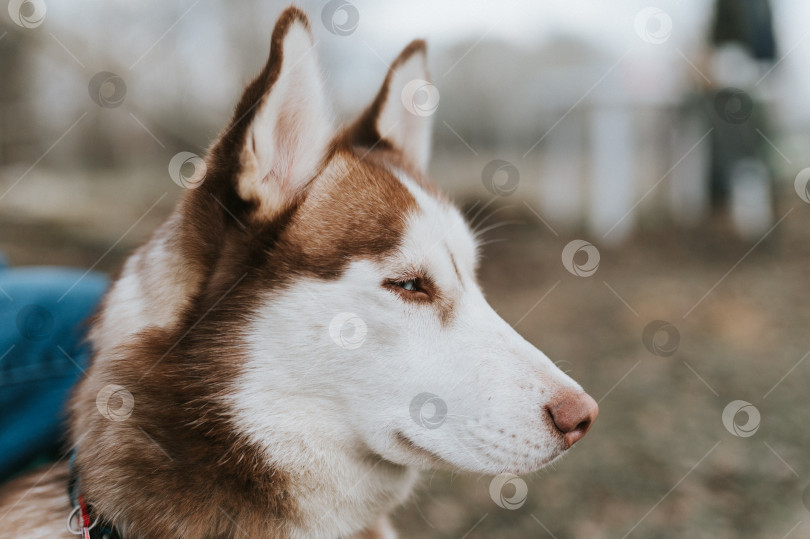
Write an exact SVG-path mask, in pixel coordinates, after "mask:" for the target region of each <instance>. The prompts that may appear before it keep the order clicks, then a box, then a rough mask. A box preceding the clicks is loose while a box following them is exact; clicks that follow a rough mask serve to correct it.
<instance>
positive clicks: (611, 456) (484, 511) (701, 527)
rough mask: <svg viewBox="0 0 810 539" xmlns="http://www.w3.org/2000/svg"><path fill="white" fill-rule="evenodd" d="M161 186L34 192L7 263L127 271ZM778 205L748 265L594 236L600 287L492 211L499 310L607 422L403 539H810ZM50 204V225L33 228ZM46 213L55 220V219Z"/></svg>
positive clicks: (492, 288)
mask: <svg viewBox="0 0 810 539" xmlns="http://www.w3.org/2000/svg"><path fill="white" fill-rule="evenodd" d="M150 174H151V172H150V171H144V170H141V171H139V172H138V173H134V174H131V175H128V176H125V177H116V178H104V179H99V178H87V179H85V183H82V181H79V180H77V179H73V181H70V182H64V183H63V184H58V183H53V181H52V180H53V178H51V179H50V180H49V179H48V178H47V177H43V176H41V175H39V176H37V177H32V178H30V182H29V180H26V182H23V183H22V184H20V187H19V189H20V190H22V191H20V192H16V193H15V201H16V202H15V204H16V205H15V206H14V207H10V208H7V209H5V210H4V211H2V212H0V250H2V251H3V252H4V253H5V254H6V255H7V256H8V257H9V258H10V259H11V261H12V263H13V264H15V265H26V264H67V265H73V266H79V267H90V266H95V268H96V269H98V270H101V271H114V270H115V269H116V268H117V267H118V265H119V264H120V263H121V262H122V260H123V259H124V257H125V256H126V253H127V252H129V251H130V250H131V249H132V248H133V247H134V246H136V245H137V244H138V243H139V242H141V241H142V240H143V239H144V238H145V237H146V235H147V234H148V233H149V231H150V230H152V229H153V228H154V226H155V225H156V224H157V223H158V222H159V221H160V220H161V219H162V218H163V217H164V216H165V215H166V214H167V213H168V211H169V210H170V208H171V207H172V204H173V201H174V200H176V198H177V196H178V195H179V191H180V189H179V188H177V187H176V186H175V185H174V184H172V183H171V182H170V181H169V180H168V178H167V180H166V181H165V182H164V183H160V184H155V183H154V182H152V183H144V182H143V181H142V177H146V176H149V175H150ZM161 174H162V175H163V176H165V173H161ZM46 182H50V183H51V185H52V186H53V189H51V190H49V189H44V186H45V183H46ZM85 184H86V187H83V185H85ZM59 185H63V186H69V187H62V188H61V189H63V191H62V192H60V190H59V189H60V187H59ZM91 186H94V187H91ZM91 188H92V189H93V191H92V197H89V196H88V193H89V191H87V190H85V189H91ZM25 189H28V190H30V192H31V197H32V198H30V200H28V202H29V203H24V202H25V200H26V196H27V195H25V191H24V190H25ZM46 193H52V194H51V195H46ZM780 195H781V196H780V202H779V208H778V210H777V214H778V215H779V216H782V215H785V214H786V213H787V217H786V218H785V219H784V221H783V222H782V223H781V224H780V225H779V226H778V227H777V228H776V229H775V230H774V231H773V232H772V233H771V234H770V235H769V236H768V237H767V238H766V239H765V240H764V241H762V243H760V244H759V245H758V246H757V247H756V248H755V249H753V251H751V252H750V254H748V255H747V256H745V255H746V254H747V253H748V251H749V250H750V249H751V247H752V242H743V241H739V240H734V239H733V238H732V237H731V236H730V234H729V232H728V230H727V227H726V226H725V224H724V221H723V219H721V218H718V219H716V220H715V221H714V222H712V223H708V224H706V225H705V226H703V227H701V228H700V229H696V230H692V231H684V230H680V231H679V230H677V229H673V228H671V227H660V228H658V229H652V228H650V227H648V228H647V229H646V230H645V229H644V228H642V229H640V230H638V231H637V232H636V233H635V235H634V237H633V238H632V239H631V240H630V241H629V242H628V243H627V244H625V245H624V246H623V247H620V248H606V247H602V246H600V245H599V242H598V241H594V243H595V244H596V245H597V247H599V248H600V254H601V262H600V266H599V269H598V271H597V272H596V274H594V275H593V276H591V277H587V278H582V277H576V276H574V275H572V274H570V273H568V272H567V271H566V269H565V268H564V267H563V265H562V264H561V258H560V253H561V251H562V248H563V246H564V245H565V244H566V243H567V242H569V241H570V240H572V239H576V238H579V237H581V235H578V234H576V233H573V232H563V231H562V230H560V231H558V232H559V233H560V236H556V235H555V234H554V233H553V232H552V231H551V230H550V229H549V228H547V227H546V226H544V225H543V224H542V223H541V222H540V221H539V220H538V219H537V218H536V217H534V216H533V215H532V214H531V212H529V211H528V210H527V209H526V208H525V206H523V205H522V204H519V203H517V201H510V199H509V198H508V197H507V198H504V199H501V200H499V201H496V203H495V204H493V205H491V206H490V208H489V209H488V210H487V211H486V212H485V213H484V214H482V216H481V217H479V219H481V218H483V217H484V216H489V220H488V221H487V223H486V224H492V223H497V222H500V221H518V222H519V223H518V224H513V225H506V226H503V227H501V228H498V229H495V230H493V231H492V232H491V233H489V234H487V236H486V239H492V240H501V241H497V242H493V243H490V244H488V245H486V246H485V248H484V251H483V252H484V259H483V262H482V266H481V272H480V276H481V280H482V283H483V286H484V289H485V291H486V293H487V296H488V298H489V299H490V301H491V303H492V304H493V306H494V307H495V308H496V310H497V311H498V312H499V313H500V314H501V315H502V316H503V317H504V318H505V319H506V320H507V321H509V322H510V323H513V324H516V327H517V329H518V330H519V331H520V332H522V333H523V334H524V335H525V336H526V337H527V338H528V339H529V340H530V341H531V342H533V343H534V344H536V345H537V346H538V347H540V348H541V349H542V350H543V351H544V352H546V354H547V355H549V357H551V358H552V359H553V360H555V361H557V362H559V364H560V366H561V367H562V368H563V369H564V370H566V371H568V372H569V373H570V374H571V375H572V376H573V377H574V378H575V379H576V380H578V381H579V382H581V383H582V385H583V386H584V387H585V388H586V389H587V390H588V391H589V392H590V393H591V394H592V395H593V396H594V397H595V398H596V399H597V400H600V406H601V413H600V417H599V420H598V421H597V423H596V425H595V427H594V428H593V430H592V431H591V432H590V433H589V434H588V436H587V437H586V438H585V440H583V442H581V443H580V444H578V445H577V446H576V447H575V449H574V450H572V452H571V454H570V455H568V456H566V457H565V458H564V459H563V460H562V461H560V462H558V463H556V464H555V465H554V466H553V468H550V469H548V470H544V471H542V472H539V473H537V474H534V475H532V476H527V477H524V479H525V480H526V481H527V483H528V484H529V494H528V498H527V500H526V503H525V504H524V505H523V506H522V507H520V508H519V509H517V510H513V511H512V510H507V509H501V508H500V507H498V506H497V505H496V504H495V503H494V502H493V500H492V499H491V498H490V495H489V485H490V478H489V477H483V476H482V477H478V476H473V475H468V474H456V475H450V474H447V473H436V474H433V475H429V476H426V477H425V479H424V484H423V486H422V488H421V489H420V494H419V495H418V496H416V497H414V499H413V500H412V501H411V502H410V503H409V504H407V505H406V507H404V508H403V509H402V510H401V511H399V512H398V513H397V515H396V519H395V520H396V523H397V526H398V528H399V529H400V530H401V531H402V535H403V537H462V536H463V537H469V538H484V537H546V536H548V537H558V538H563V537H588V538H600V537H623V536H624V535H625V534H626V533H627V532H628V531H630V530H631V529H632V534H631V536H632V537H661V538H669V537H672V538H675V537H679V538H680V537H689V538H710V537H711V538H732V537H774V538H781V537H785V536H786V534H789V536H790V537H807V536H808V535H810V522H808V521H810V518H808V517H810V515H808V511H809V510H810V508H805V506H804V504H803V502H802V493H803V491H804V489H805V487H806V486H807V484H808V483H810V477H809V476H808V474H810V466H808V464H807V448H808V446H810V429H808V428H807V424H808V421H810V394H808V392H807V387H808V385H810V362H807V363H804V362H801V363H800V360H801V358H802V357H803V356H804V354H805V353H807V351H808V349H810V335H808V332H807V327H808V325H810V309H808V307H807V300H806V298H807V293H806V290H807V282H808V279H807V277H808V268H810V229H808V227H807V226H806V223H807V222H808V221H807V219H808V216H810V206H808V205H806V204H804V203H803V202H801V201H800V200H799V199H798V198H797V197H795V195H794V194H793V193H792V192H787V191H785V192H783V193H780ZM473 202H474V201H469V203H468V204H466V205H467V206H468V207H470V206H472V205H473ZM37 205H41V207H42V212H41V213H42V214H41V215H32V214H31V208H32V207H36V206H37ZM49 205H50V206H49ZM480 205H481V203H479V205H478V206H477V207H480ZM15 208H16V209H15ZM21 208H23V209H24V208H28V209H27V210H25V211H23V209H21ZM56 208H61V209H62V211H61V212H56V211H55V209H56ZM66 208H72V209H66ZM150 208H151V209H150ZM498 208H500V209H498ZM49 211H50V212H51V215H52V216H53V215H59V218H58V219H54V218H51V219H50V220H49V219H48V218H46V214H48V212H49ZM493 212H495V213H493ZM788 212H789V213H788ZM471 213H472V214H474V213H475V209H473V211H472V212H471ZM133 223H136V224H134V225H133ZM552 226H553V223H552ZM729 270H731V271H730V273H729ZM707 292H708V294H707ZM544 295H545V299H543V300H542V301H540V302H539V304H538V301H539V300H540V299H541V298H543V297H544ZM704 295H705V298H704ZM619 296H620V297H619ZM701 298H704V299H703V300H702V301H700V302H699V300H701ZM698 302H699V303H698ZM625 303H626V304H625ZM696 304H697V306H696V307H695V305H696ZM687 312H688V313H689V314H688V316H686V317H684V314H685V313H687ZM657 319H660V320H666V321H669V322H670V323H672V324H673V325H674V326H675V327H676V328H677V330H678V331H679V334H680V343H679V347H678V349H677V352H676V353H675V354H674V355H673V356H671V357H658V356H655V355H653V354H651V353H650V352H649V351H648V350H647V349H646V348H645V347H644V345H643V344H642V331H643V329H644V327H645V326H646V325H647V324H648V323H649V322H651V321H653V320H657ZM797 363H798V366H796V365H797ZM794 367H795V368H794ZM791 369H793V370H792V371H791ZM786 373H790V374H788V375H787V376H785V375H786ZM783 377H784V379H783V380H782V378H783ZM780 380H781V381H780ZM774 386H775V387H774ZM766 394H767V397H766ZM737 399H742V400H745V401H748V402H750V403H752V404H753V405H754V406H755V407H756V408H757V409H758V410H759V411H760V413H761V418H762V419H761V426H760V428H759V430H758V431H757V432H756V433H755V434H754V435H753V436H751V437H748V438H742V437H735V436H733V435H732V434H730V433H729V432H728V431H727V430H726V429H725V428H724V426H723V424H722V422H721V414H722V411H723V409H724V407H725V406H726V405H727V404H728V403H729V402H731V401H733V400H737ZM742 419H743V422H744V416H743V418H742ZM507 488H509V487H507ZM505 494H506V495H507V496H508V495H510V494H511V493H510V492H505ZM805 499H808V497H807V496H805ZM808 501H810V500H808ZM809 505H810V504H809ZM800 522H801V523H800ZM465 534H466V535H465Z"/></svg>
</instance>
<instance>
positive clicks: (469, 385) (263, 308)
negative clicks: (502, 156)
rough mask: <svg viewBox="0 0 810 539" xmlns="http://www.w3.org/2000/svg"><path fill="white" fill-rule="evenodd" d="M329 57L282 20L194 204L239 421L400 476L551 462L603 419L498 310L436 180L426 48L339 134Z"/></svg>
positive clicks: (227, 395)
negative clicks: (325, 78)
mask: <svg viewBox="0 0 810 539" xmlns="http://www.w3.org/2000/svg"><path fill="white" fill-rule="evenodd" d="M315 49H316V45H315V43H314V40H313V37H312V34H311V33H310V30H309V25H308V22H307V19H306V18H305V16H304V15H303V14H302V13H301V12H300V11H298V10H296V9H294V8H291V9H289V10H287V11H286V12H285V13H284V14H283V15H282V17H281V19H280V20H279V22H278V24H277V26H276V28H275V30H274V32H273V36H272V43H271V52H270V56H269V59H268V61H267V64H266V66H265V67H264V70H263V71H262V72H261V74H260V75H259V76H258V77H257V78H256V79H255V80H254V81H253V82H252V83H251V84H250V85H249V86H248V87H247V89H246V90H245V93H244V95H243V97H242V99H241V101H240V103H239V105H238V106H237V109H236V112H235V115H234V120H233V121H232V123H231V125H230V126H229V127H228V128H227V129H226V131H225V132H224V133H223V135H221V137H220V139H219V140H218V141H217V143H216V144H215V146H214V147H213V148H212V150H211V152H210V154H209V157H208V160H207V171H208V173H207V175H206V178H205V180H204V181H203V182H202V183H201V184H200V186H199V187H198V188H197V189H195V190H194V191H193V192H190V193H189V198H188V199H187V200H186V201H184V211H185V212H186V213H185V223H186V225H185V226H186V227H187V229H188V228H189V227H190V229H191V232H190V234H193V235H196V236H197V237H198V238H202V239H198V240H197V242H198V243H199V245H200V246H199V247H198V249H197V250H198V251H200V252H205V253H207V254H206V255H205V256H206V257H207V261H206V262H205V263H204V264H203V266H204V267H205V270H204V272H206V276H205V278H202V279H200V281H201V282H202V283H203V284H202V285H201V287H202V290H201V292H200V295H201V297H203V298H205V297H207V298H208V299H207V304H208V305H209V306H210V307H211V308H212V309H214V311H217V312H226V313H229V315H230V316H231V317H232V319H233V320H238V324H237V323H232V324H230V325H229V328H230V329H229V330H228V331H229V335H228V342H229V343H230V344H229V346H230V347H231V348H230V350H235V349H239V350H240V352H239V354H240V355H241V358H240V361H239V364H238V367H237V368H235V371H234V376H233V379H232V382H231V383H230V384H229V385H228V387H227V388H226V389H224V390H223V395H224V397H223V398H224V399H225V400H226V401H227V403H228V407H229V409H230V412H229V413H230V414H231V415H232V417H233V421H234V423H235V424H236V425H237V427H238V429H239V430H240V431H241V432H242V433H243V434H245V435H247V436H249V437H250V438H251V439H253V440H254V441H255V442H256V443H258V444H260V445H263V446H266V447H268V448H270V447H272V448H273V450H272V451H270V452H271V453H273V454H274V455H276V456H278V454H279V451H281V450H280V449H279V448H278V447H277V446H275V445H274V444H275V443H276V442H275V441H274V440H277V439H278V438H279V437H280V436H281V437H283V436H284V435H285V433H286V434H287V435H289V436H292V437H297V438H299V439H300V438H301V437H302V434H304V433H302V432H301V431H300V429H301V427H302V425H309V426H310V427H308V428H311V429H313V434H315V432H316V431H317V435H318V436H320V435H322V434H324V433H326V434H327V435H329V436H331V437H332V438H333V439H335V440H338V441H339V443H340V444H341V445H342V446H345V448H346V449H348V450H350V451H355V452H358V453H362V452H370V453H374V454H376V455H379V456H381V457H383V458H384V459H386V460H388V461H391V462H394V463H398V464H401V465H408V466H417V467H422V468H426V467H435V466H453V467H458V468H462V469H465V470H471V471H475V472H483V473H500V472H505V471H508V472H514V473H523V472H528V471H531V470H534V469H537V468H539V467H541V466H543V465H544V464H546V463H548V462H550V461H551V460H553V459H554V458H556V457H557V456H559V455H560V454H561V453H563V452H564V451H565V450H566V449H567V448H568V447H570V446H571V445H572V444H573V443H574V442H576V441H577V440H578V439H579V438H581V437H582V436H583V435H584V434H585V432H586V431H587V430H588V428H589V427H590V424H591V423H592V421H593V420H594V419H595V417H596V413H597V406H596V403H595V402H594V401H593V399H591V398H590V397H589V396H587V394H586V393H584V392H583V391H582V389H581V388H580V386H579V385H578V384H577V383H575V382H574V381H573V380H572V379H570V378H569V377H568V376H566V375H565V374H564V373H563V372H561V371H560V370H559V369H558V368H557V367H556V366H555V365H554V364H553V363H552V362H551V361H550V360H549V359H548V358H547V357H546V356H545V355H544V354H543V353H542V352H540V351H539V350H537V349H536V348H535V347H534V346H532V345H531V344H529V343H528V342H526V341H525V340H524V339H523V338H522V337H521V336H520V335H519V334H518V333H517V332H515V330H513V329H512V327H510V325H509V324H508V323H506V322H505V321H504V320H502V319H501V318H500V317H499V316H498V315H497V314H496V313H495V311H494V310H493V309H492V308H491V307H490V306H489V305H488V303H487V302H486V300H485V299H484V295H483V293H482V291H481V289H480V287H479V283H478V282H477V280H476V276H475V272H476V265H477V248H476V240H475V236H474V234H473V233H472V232H471V230H470V228H469V227H468V225H467V223H466V222H465V219H464V217H463V216H462V215H461V214H460V213H459V211H458V210H457V209H456V208H455V207H454V206H453V205H452V204H451V203H450V202H449V201H448V199H447V198H445V197H444V196H443V195H442V194H441V193H439V192H438V191H437V189H436V188H435V187H434V186H433V185H432V184H431V183H430V181H429V180H428V178H427V176H426V164H427V162H428V158H429V146H430V130H431V122H430V114H429V112H430V110H426V109H425V108H424V101H420V100H419V99H420V97H421V98H425V97H426V98H427V99H428V100H430V99H431V97H432V96H433V95H434V94H433V92H434V89H433V87H432V86H431V85H430V83H429V82H428V80H429V76H428V73H427V70H426V60H425V45H424V43H423V42H421V41H415V42H413V43H411V44H410V45H409V46H408V47H406V48H405V50H404V51H403V52H402V53H401V54H400V56H399V57H398V58H397V59H396V60H395V61H394V62H393V64H392V65H391V69H390V70H389V72H388V75H387V77H386V78H385V81H384V83H383V85H382V88H381V90H380V91H379V93H378V94H377V96H376V98H375V99H374V101H373V102H372V104H371V105H370V106H369V107H368V109H367V110H366V111H365V112H364V113H363V114H362V115H361V117H360V118H359V119H358V120H357V121H356V122H354V123H353V124H351V125H350V126H348V127H346V128H343V129H337V128H335V127H334V125H333V123H332V121H331V116H330V107H329V105H328V98H327V95H326V93H325V92H324V88H323V83H322V79H321V73H320V69H319V66H318V63H317V59H316V50H315ZM420 91H421V92H423V94H422V95H421V96H420ZM420 107H422V108H420ZM428 107H430V104H428ZM203 207H205V208H208V209H209V211H210V212H214V213H217V215H218V217H216V218H209V217H206V216H207V215H209V214H208V213H206V211H203V210H202V209H201V208H203ZM213 222H216V223H220V224H219V225H213V224H212V223H213ZM214 238H216V239H214ZM242 277H244V278H243V279H242ZM237 279H239V280H238V282H237ZM225 292H228V293H227V294H225ZM204 302H205V301H204ZM214 318H217V317H214ZM201 327H202V326H201ZM197 329H200V328H197ZM232 353H233V352H227V353H226V352H223V354H226V355H228V354H232ZM313 418H317V419H313ZM304 438H306V436H304ZM300 443H306V442H305V441H303V442H300Z"/></svg>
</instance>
